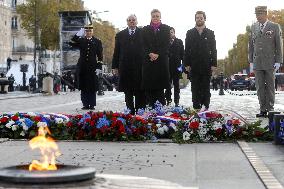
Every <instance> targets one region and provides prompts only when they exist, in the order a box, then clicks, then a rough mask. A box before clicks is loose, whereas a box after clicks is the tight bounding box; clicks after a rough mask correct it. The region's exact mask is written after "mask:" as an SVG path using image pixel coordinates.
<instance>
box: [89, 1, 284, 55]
mask: <svg viewBox="0 0 284 189" xmlns="http://www.w3.org/2000/svg"><path fill="white" fill-rule="evenodd" d="M84 5H85V8H86V9H87V10H91V11H96V12H102V13H99V14H97V17H99V18H101V19H102V20H107V21H109V22H111V23H112V24H113V25H114V26H115V27H116V28H119V29H124V28H125V27H126V26H127V25H126V18H127V17H128V16H129V15H130V14H135V15H136V16H137V19H138V25H139V26H144V25H148V24H149V23H150V20H151V15H150V12H151V10H152V9H154V8H157V9H159V10H160V11H161V17H162V19H161V20H162V23H164V24H167V25H169V26H172V27H174V28H175V30H176V37H177V38H180V39H182V40H183V41H184V40H185V36H186V32H187V30H189V29H191V28H193V27H194V26H195V20H194V15H195V12H196V11H198V10H202V11H205V13H206V16H207V20H206V27H208V28H209V29H211V30H214V32H215V37H216V44H217V52H218V59H223V58H225V57H226V56H227V55H228V50H229V49H231V48H232V47H233V44H234V43H236V41H237V35H238V34H241V33H245V29H246V26H247V25H251V24H252V23H253V22H255V21H256V18H255V14H254V8H255V7H256V6H259V5H261V6H263V5H265V6H267V7H268V9H269V10H281V9H284V0H84ZM103 11H108V12H103Z"/></svg>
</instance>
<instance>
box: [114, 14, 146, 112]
mask: <svg viewBox="0 0 284 189" xmlns="http://www.w3.org/2000/svg"><path fill="white" fill-rule="evenodd" d="M126 21H127V26H128V27H127V28H126V29H124V30H122V31H120V32H118V33H117V34H116V36H115V47H114V53H113V59H112V69H113V73H114V74H115V75H118V76H119V82H118V91H121V92H124V94H125V102H126V107H127V108H128V109H130V110H131V114H135V112H137V111H138V109H142V108H145V106H146V97H145V93H144V91H143V90H142V89H141V80H142V64H143V62H144V46H143V39H142V33H141V29H140V28H138V27H137V23H138V22H137V17H136V16H135V15H134V14H131V15H130V16H128V17H127V20H126ZM134 97H135V100H134ZM134 101H135V103H134Z"/></svg>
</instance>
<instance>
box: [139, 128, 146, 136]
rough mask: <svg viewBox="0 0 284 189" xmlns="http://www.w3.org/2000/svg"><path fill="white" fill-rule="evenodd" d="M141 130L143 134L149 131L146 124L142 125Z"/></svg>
mask: <svg viewBox="0 0 284 189" xmlns="http://www.w3.org/2000/svg"><path fill="white" fill-rule="evenodd" d="M139 130H140V133H142V134H143V135H144V134H145V133H147V128H146V127H145V126H142V127H140V128H139Z"/></svg>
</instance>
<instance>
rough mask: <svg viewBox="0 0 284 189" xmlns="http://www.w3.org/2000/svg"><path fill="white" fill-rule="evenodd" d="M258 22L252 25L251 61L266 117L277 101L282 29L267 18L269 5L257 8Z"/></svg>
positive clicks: (258, 94)
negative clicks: (276, 84)
mask: <svg viewBox="0 0 284 189" xmlns="http://www.w3.org/2000/svg"><path fill="white" fill-rule="evenodd" d="M255 15H256V18H257V22H256V23H255V24H253V25H252V27H251V35H250V40H249V62H250V63H253V69H254V73H255V84H256V90H257V96H258V101H259V104H260V113H258V114H256V117H266V116H267V112H269V111H272V110H273V108H274V107H273V106H274V101H275V88H274V82H275V71H277V70H278V69H279V67H280V63H283V41H282V31H281V28H280V26H279V24H276V23H273V22H271V21H269V20H268V19H267V7H266V6H258V7H256V8H255Z"/></svg>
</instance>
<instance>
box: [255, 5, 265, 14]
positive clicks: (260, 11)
mask: <svg viewBox="0 0 284 189" xmlns="http://www.w3.org/2000/svg"><path fill="white" fill-rule="evenodd" d="M255 14H267V6H257V7H255Z"/></svg>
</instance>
